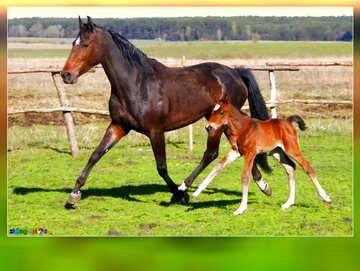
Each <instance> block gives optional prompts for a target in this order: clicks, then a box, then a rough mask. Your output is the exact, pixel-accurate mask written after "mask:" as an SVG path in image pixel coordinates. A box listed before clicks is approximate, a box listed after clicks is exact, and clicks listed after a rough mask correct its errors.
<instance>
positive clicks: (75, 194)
mask: <svg viewBox="0 0 360 271" xmlns="http://www.w3.org/2000/svg"><path fill="white" fill-rule="evenodd" d="M128 132H129V130H128V129H125V128H124V127H122V126H120V125H118V124H114V123H111V124H110V125H109V127H108V128H107V130H106V132H105V135H104V137H103V138H102V140H101V142H100V144H99V146H98V147H97V148H96V149H95V151H94V152H93V153H92V154H91V156H90V158H89V161H88V163H87V164H86V166H85V168H84V169H83V171H82V172H81V174H80V176H79V178H77V180H76V182H75V187H74V189H73V190H72V192H71V193H70V196H69V199H68V201H67V202H66V204H65V208H66V209H74V208H75V204H76V203H77V202H78V201H79V200H80V199H81V192H80V188H81V187H82V186H83V185H84V184H85V182H86V179H87V177H88V176H89V174H90V171H91V169H92V168H93V167H94V165H95V164H96V162H97V161H99V160H100V158H101V157H102V156H103V155H104V154H105V153H106V152H107V151H108V150H109V149H110V148H111V147H113V146H114V145H115V144H116V143H117V142H118V141H119V140H120V139H121V138H122V137H123V136H125V135H126V134H127V133H128Z"/></svg>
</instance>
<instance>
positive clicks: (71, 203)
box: [64, 191, 81, 210]
mask: <svg viewBox="0 0 360 271" xmlns="http://www.w3.org/2000/svg"><path fill="white" fill-rule="evenodd" d="M80 199H81V193H80V191H77V192H71V193H70V195H69V198H68V200H67V202H66V203H65V206H64V207H65V209H68V210H69V209H75V204H76V203H78V202H79V201H80Z"/></svg>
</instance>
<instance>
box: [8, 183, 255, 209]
mask: <svg viewBox="0 0 360 271" xmlns="http://www.w3.org/2000/svg"><path fill="white" fill-rule="evenodd" d="M43 192H60V193H66V194H68V193H70V192H71V189H70V188H55V189H49V188H41V187H15V188H14V190H13V193H14V194H16V195H27V194H30V193H43ZM158 192H166V193H169V190H168V187H167V186H166V185H163V184H141V185H123V186H121V187H112V188H88V189H84V190H81V198H82V199H86V198H87V197H92V196H95V197H113V198H122V199H124V200H128V201H137V202H141V200H139V199H136V198H135V197H133V196H136V195H151V194H155V193H158ZM203 193H204V194H217V193H221V194H225V195H235V196H238V198H237V199H232V200H217V201H216V200H215V201H205V202H190V203H189V206H190V209H198V208H206V207H213V206H216V207H219V208H224V207H225V206H226V205H231V204H234V203H239V202H240V199H241V197H240V196H241V192H238V191H232V190H227V189H219V188H210V189H207V190H205V191H204V192H203ZM253 194H254V193H252V192H249V197H251V196H252V195H253ZM170 195H171V194H170V193H169V197H170ZM249 202H251V199H250V200H249ZM170 204H171V203H170V202H161V203H160V205H161V206H169V205H170Z"/></svg>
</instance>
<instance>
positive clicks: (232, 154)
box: [193, 150, 240, 197]
mask: <svg viewBox="0 0 360 271" xmlns="http://www.w3.org/2000/svg"><path fill="white" fill-rule="evenodd" d="M239 156H240V153H239V152H238V151H235V150H231V151H230V152H229V153H228V154H227V155H226V156H225V157H224V158H223V159H221V161H220V162H218V163H217V164H216V166H215V167H214V168H213V170H212V171H211V172H210V173H209V175H208V176H207V177H206V178H205V180H204V181H203V182H202V183H201V184H200V185H199V187H198V189H197V190H196V191H195V192H194V193H193V196H194V197H198V196H199V195H200V193H201V192H202V191H203V190H204V189H205V188H206V187H207V186H208V185H209V184H210V182H211V181H212V180H213V179H214V178H215V176H216V175H217V174H218V173H219V171H221V170H222V169H223V168H224V167H226V166H227V165H228V164H229V163H231V162H233V161H235V160H236V159H237V158H238V157H239Z"/></svg>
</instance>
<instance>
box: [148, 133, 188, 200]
mask: <svg viewBox="0 0 360 271" xmlns="http://www.w3.org/2000/svg"><path fill="white" fill-rule="evenodd" d="M150 141H151V147H152V149H153V152H154V156H155V160H156V168H157V171H158V173H159V175H160V176H161V178H163V180H164V181H165V182H166V184H167V186H168V187H169V190H170V192H171V193H172V194H173V196H172V198H171V202H174V203H181V204H187V203H188V202H189V195H188V194H187V193H186V192H184V191H179V190H178V187H177V185H176V184H175V183H174V182H173V180H171V178H170V176H169V174H168V171H167V165H166V150H165V136H164V131H162V130H157V131H151V133H150Z"/></svg>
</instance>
